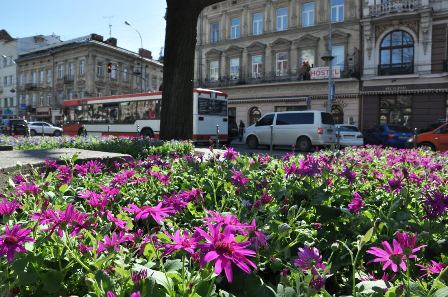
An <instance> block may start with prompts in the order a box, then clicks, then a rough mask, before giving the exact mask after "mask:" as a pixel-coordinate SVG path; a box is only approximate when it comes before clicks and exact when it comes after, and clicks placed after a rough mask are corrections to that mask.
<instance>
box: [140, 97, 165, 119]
mask: <svg viewBox="0 0 448 297" xmlns="http://www.w3.org/2000/svg"><path fill="white" fill-rule="evenodd" d="M137 115H138V119H139V120H158V119H160V100H147V101H138V103H137Z"/></svg>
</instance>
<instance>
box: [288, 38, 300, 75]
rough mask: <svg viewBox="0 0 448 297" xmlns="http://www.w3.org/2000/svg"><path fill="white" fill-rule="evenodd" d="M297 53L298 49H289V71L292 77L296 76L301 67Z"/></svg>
mask: <svg viewBox="0 0 448 297" xmlns="http://www.w3.org/2000/svg"><path fill="white" fill-rule="evenodd" d="M297 52H298V51H297V47H296V46H293V45H291V47H290V48H289V70H290V71H291V75H296V74H297V70H298V67H299V61H298V53H297Z"/></svg>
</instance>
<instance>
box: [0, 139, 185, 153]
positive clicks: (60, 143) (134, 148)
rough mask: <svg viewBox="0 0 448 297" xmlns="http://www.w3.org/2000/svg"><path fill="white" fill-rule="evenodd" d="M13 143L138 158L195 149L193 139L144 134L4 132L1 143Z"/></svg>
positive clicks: (20, 147)
mask: <svg viewBox="0 0 448 297" xmlns="http://www.w3.org/2000/svg"><path fill="white" fill-rule="evenodd" d="M2 144H3V145H11V146H13V148H14V149H16V150H36V149H56V148H77V149H86V150H94V151H104V152H110V153H121V154H129V155H131V156H133V157H135V158H139V157H143V156H146V155H148V154H162V155H167V154H171V153H175V152H177V153H183V154H186V153H191V152H192V151H193V145H192V144H191V143H189V142H180V141H171V142H160V141H151V140H148V139H143V138H123V137H115V136H106V137H92V136H90V137H81V136H78V137H71V136H61V137H49V136H44V137H12V136H0V145H2Z"/></svg>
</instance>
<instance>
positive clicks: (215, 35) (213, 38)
mask: <svg viewBox="0 0 448 297" xmlns="http://www.w3.org/2000/svg"><path fill="white" fill-rule="evenodd" d="M218 41H219V23H211V24H210V42H211V43H216V42H218Z"/></svg>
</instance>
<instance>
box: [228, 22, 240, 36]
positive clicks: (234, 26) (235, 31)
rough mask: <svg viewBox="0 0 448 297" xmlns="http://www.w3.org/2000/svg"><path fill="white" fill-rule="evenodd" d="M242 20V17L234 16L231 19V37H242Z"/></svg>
mask: <svg viewBox="0 0 448 297" xmlns="http://www.w3.org/2000/svg"><path fill="white" fill-rule="evenodd" d="M240 28H241V20H240V18H233V19H231V20H230V39H237V38H240V31H241V30H240Z"/></svg>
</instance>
